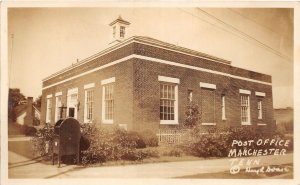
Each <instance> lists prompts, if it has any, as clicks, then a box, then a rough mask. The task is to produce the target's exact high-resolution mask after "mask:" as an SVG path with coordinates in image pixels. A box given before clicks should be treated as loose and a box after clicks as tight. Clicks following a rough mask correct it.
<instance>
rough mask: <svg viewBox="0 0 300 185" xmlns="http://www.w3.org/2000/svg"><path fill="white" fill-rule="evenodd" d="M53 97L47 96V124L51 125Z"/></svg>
mask: <svg viewBox="0 0 300 185" xmlns="http://www.w3.org/2000/svg"><path fill="white" fill-rule="evenodd" d="M51 114H52V95H48V96H47V110H46V123H51Z"/></svg>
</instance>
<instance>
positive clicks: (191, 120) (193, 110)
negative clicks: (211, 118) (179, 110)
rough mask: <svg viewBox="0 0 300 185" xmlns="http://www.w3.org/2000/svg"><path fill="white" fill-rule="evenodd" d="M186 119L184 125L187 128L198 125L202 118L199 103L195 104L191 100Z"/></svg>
mask: <svg viewBox="0 0 300 185" xmlns="http://www.w3.org/2000/svg"><path fill="white" fill-rule="evenodd" d="M185 116H186V118H185V120H184V126H185V127H187V128H194V127H195V126H197V122H198V120H200V117H201V115H200V111H199V106H198V105H197V104H194V103H193V102H190V103H189V104H188V105H187V110H186V111H185Z"/></svg>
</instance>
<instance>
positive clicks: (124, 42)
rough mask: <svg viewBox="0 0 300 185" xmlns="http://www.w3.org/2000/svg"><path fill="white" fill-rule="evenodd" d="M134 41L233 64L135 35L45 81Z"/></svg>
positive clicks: (47, 78) (212, 60) (229, 62)
mask: <svg viewBox="0 0 300 185" xmlns="http://www.w3.org/2000/svg"><path fill="white" fill-rule="evenodd" d="M133 42H136V43H143V44H149V45H152V46H156V47H160V48H164V49H169V50H173V51H176V52H180V53H183V54H187V55H192V56H195V57H199V58H204V59H206V60H209V61H211V62H218V63H223V64H226V65H231V61H228V60H225V59H221V58H218V57H215V56H212V55H208V54H205V53H202V52H199V51H195V50H192V49H188V48H184V47H181V46H177V45H174V44H170V43H167V42H163V41H160V40H157V39H154V38H151V37H145V36H133V37H130V38H128V39H126V40H124V41H122V42H120V43H118V44H115V45H113V46H111V47H109V48H107V49H105V50H102V51H100V52H99V53H97V54H95V55H92V56H90V57H88V58H86V59H84V60H82V61H80V62H77V63H76V64H73V65H71V66H69V67H67V68H64V69H62V70H60V71H58V72H56V73H54V74H52V75H50V76H48V77H46V78H44V79H43V82H44V81H46V80H49V79H51V78H54V77H56V76H58V75H60V74H62V73H65V72H67V71H70V70H72V69H74V68H76V67H78V66H81V65H83V64H85V63H88V62H90V61H92V60H93V59H95V58H97V57H100V56H102V55H104V54H107V53H109V52H111V51H113V50H115V49H117V48H120V47H123V46H126V45H128V44H131V43H133Z"/></svg>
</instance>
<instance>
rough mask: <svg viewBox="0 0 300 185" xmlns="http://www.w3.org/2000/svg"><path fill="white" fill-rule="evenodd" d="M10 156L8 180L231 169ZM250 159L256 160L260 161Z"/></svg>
mask: <svg viewBox="0 0 300 185" xmlns="http://www.w3.org/2000/svg"><path fill="white" fill-rule="evenodd" d="M8 154H9V178H172V177H181V176H187V175H194V174H200V173H215V172H223V171H229V169H230V161H229V159H228V158H226V159H210V160H199V161H181V162H166V163H151V164H150V163H149V164H136V165H125V166H102V167H86V168H84V167H80V166H75V165H68V166H62V167H61V168H57V166H56V165H55V166H52V165H47V164H43V163H40V162H39V160H38V159H36V160H30V159H28V158H26V157H24V156H21V155H18V154H16V153H14V152H11V151H9V153H8ZM247 159H257V157H250V158H247ZM260 159H261V164H260V165H259V166H261V165H264V166H265V165H276V164H287V163H293V154H287V155H284V156H263V157H260ZM256 166H258V165H252V167H256Z"/></svg>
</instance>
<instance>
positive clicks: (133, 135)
mask: <svg viewBox="0 0 300 185" xmlns="http://www.w3.org/2000/svg"><path fill="white" fill-rule="evenodd" d="M128 135H129V139H131V140H132V141H134V142H135V143H136V148H146V143H145V141H144V139H143V136H142V135H141V134H139V133H138V132H133V131H131V132H128Z"/></svg>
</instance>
